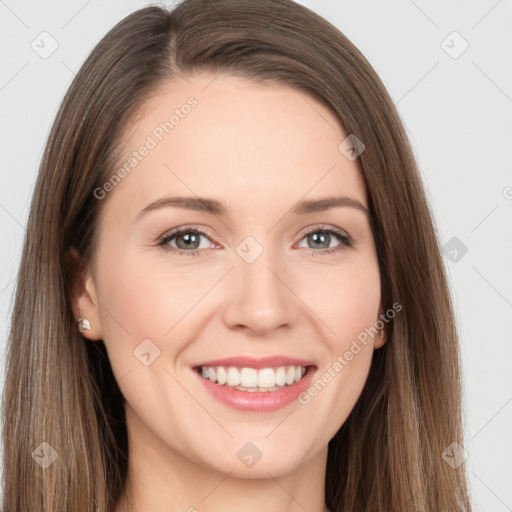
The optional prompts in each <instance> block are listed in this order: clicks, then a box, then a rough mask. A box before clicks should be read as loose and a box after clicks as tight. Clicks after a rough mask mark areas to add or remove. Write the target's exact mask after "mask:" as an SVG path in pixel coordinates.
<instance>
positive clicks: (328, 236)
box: [301, 226, 354, 255]
mask: <svg viewBox="0 0 512 512" xmlns="http://www.w3.org/2000/svg"><path fill="white" fill-rule="evenodd" d="M304 238H306V239H307V242H308V243H312V244H313V245H315V244H317V245H320V246H321V247H316V248H319V249H321V250H319V251H313V252H312V255H327V254H333V253H336V252H338V251H341V250H343V249H344V248H349V247H352V246H353V243H354V240H353V239H352V238H351V237H350V235H348V233H346V232H344V231H342V230H341V229H339V228H336V227H334V226H317V227H315V228H313V229H310V230H309V231H307V232H306V233H304V234H303V238H302V239H301V240H303V239H304ZM333 238H334V239H336V238H337V239H338V240H339V241H340V242H341V243H340V244H339V245H337V246H334V247H332V246H331V242H332V241H333ZM313 249H315V247H313Z"/></svg>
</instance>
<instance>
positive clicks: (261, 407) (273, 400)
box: [193, 366, 316, 412]
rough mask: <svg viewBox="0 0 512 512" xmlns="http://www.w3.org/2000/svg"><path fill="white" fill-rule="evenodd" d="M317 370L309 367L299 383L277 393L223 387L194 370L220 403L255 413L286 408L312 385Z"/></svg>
mask: <svg viewBox="0 0 512 512" xmlns="http://www.w3.org/2000/svg"><path fill="white" fill-rule="evenodd" d="M315 370H316V368H315V367H314V366H308V368H307V372H306V373H305V374H304V376H303V377H302V379H301V380H299V382H295V383H294V384H291V385H290V386H285V387H284V388H281V389H278V390H276V391H254V392H251V391H240V390H239V389H234V388H231V387H228V386H221V385H219V384H217V383H216V382H212V381H211V380H208V379H205V378H204V377H202V376H201V375H199V373H198V372H197V371H196V370H193V371H194V373H195V374H196V375H197V378H198V379H200V380H201V382H202V383H203V386H205V387H206V389H207V390H208V391H209V392H210V393H211V394H212V395H213V396H214V397H215V398H216V399H217V400H219V401H220V402H222V403H223V404H225V405H228V406H229V407H232V408H233V409H238V410H241V411H253V412H270V411H277V410H278V409H281V408H283V407H286V406H287V405H289V404H290V403H292V402H293V401H294V400H297V399H298V396H299V395H300V394H301V393H302V392H304V391H305V390H306V389H307V388H308V387H309V385H310V382H311V380H312V378H313V374H314V373H315Z"/></svg>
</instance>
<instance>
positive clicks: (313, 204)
mask: <svg viewBox="0 0 512 512" xmlns="http://www.w3.org/2000/svg"><path fill="white" fill-rule="evenodd" d="M166 207H175V208H183V209H186V210H194V211H198V212H206V213H210V214H212V215H218V216H226V215H227V214H228V208H227V206H226V205H225V203H223V202H221V201H218V200H217V199H211V198H208V197H198V196H180V197H162V198H161V199H157V200H156V201H154V202H152V203H151V204H149V205H148V206H146V207H145V208H144V209H142V210H141V211H140V212H139V213H138V214H137V216H136V218H135V220H138V219H139V218H140V217H142V216H143V215H145V214H146V213H148V212H150V211H154V210H158V209H160V208H166ZM342 207H349V208H355V209H357V210H359V211H362V212H364V213H365V214H366V215H368V216H369V211H368V209H367V208H366V207H365V206H364V205H363V204H362V203H361V202H360V201H358V200H357V199H353V198H351V197H346V196H335V197H334V196H331V197H322V198H319V199H308V200H303V201H299V202H298V203H297V204H295V205H294V206H293V207H292V208H291V210H290V213H292V214H294V215H307V214H308V213H315V212H323V211H326V210H329V209H331V208H342Z"/></svg>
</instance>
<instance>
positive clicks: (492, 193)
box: [0, 0, 512, 512]
mask: <svg viewBox="0 0 512 512" xmlns="http://www.w3.org/2000/svg"><path fill="white" fill-rule="evenodd" d="M255 1H257V0H255ZM300 3H302V4H304V5H306V6H307V7H309V8H311V9H313V10H315V11H316V12H317V13H319V14H320V15H322V16H324V17H325V18H326V19H328V20H329V21H330V22H332V23H333V24H334V25H336V26H337V27H338V28H339V29H340V30H341V31H342V32H343V33H344V34H345V35H346V36H347V37H348V38H349V39H350V40H351V41H352V42H353V43H354V44H355V45H356V46H357V47H358V48H359V49H360V50H361V51H362V53H363V54H364V55H365V56H366V57H367V59H368V60H369V61H370V63H371V64H372V65H373V66H374V68H375V69H376V71H377V73H378V74H379V75H380V77H381V78H382V80H383V82H384V84H385V85H386V87H387V88H388V90H389V92H390V94H391V96H392V98H393V100H394V101H395V103H396V105H397V108H398V110H399V113H400V115H401V117H402V119H403V121H404V123H405V126H406V128H407V131H408V134H409V136H410V138H411V141H412V144H413V147H414V149H415V153H416V157H417V159H418V162H419V165H420V168H421V171H422V175H423V179H424V182H425V185H426V188H427V192H428V195H429V200H430V202H431V206H432V209H433V212H434V215H435V217H436V219H437V224H438V228H439V231H440V236H441V239H442V241H443V245H444V244H446V243H448V241H450V240H451V239H452V238H453V237H456V238H457V240H455V241H452V242H450V243H451V244H454V243H455V244H458V247H457V246H456V245H455V246H453V247H452V246H449V248H450V249H449V250H450V251H452V250H453V249H455V251H456V253H454V252H451V253H449V252H448V250H447V251H446V255H445V264H446V266H447V269H448V272H449V276H450V280H451V285H452V290H453V296H454V300H455V307H456V311H457V318H458V325H459V327H460V333H461V342H462V356H463V365H464V379H465V381H464V384H465V400H466V427H465V428H466V432H467V434H466V441H465V446H464V448H465V449H466V450H467V453H468V460H467V464H468V469H469V474H470V477H471V486H472V494H473V497H474V502H475V504H476V507H475V510H485V511H489V512H504V511H507V510H512V487H511V485H510V482H511V481H512V480H511V476H512V475H511V473H512V472H511V471H510V462H511V460H512V441H511V436H510V425H511V424H512V403H511V402H512V386H511V381H512V377H511V364H510V363H511V361H512V358H511V355H512V348H511V343H510V341H511V339H510V338H511V337H510V333H511V330H512V315H511V312H512V273H511V272H510V271H509V269H510V264H511V262H512V259H511V255H512V229H510V226H511V222H510V220H511V210H512V173H511V170H510V163H511V160H512V159H511V152H512V143H511V141H512V117H511V114H512V73H511V62H512V60H511V35H510V34H511V33H512V23H511V20H512V2H511V1H510V0H500V1H496V0H482V1H476V0H473V1H467V2H453V1H452V2H442V1H440V0H436V1H433V2H427V1H426V0H421V1H420V0H416V1H412V0H393V1H388V2H385V3H384V2H379V1H378V0H365V1H360V2H350V1H348V0H342V1H334V0H316V1H306V0H302V1H301V2H300ZM147 4H148V2H143V1H139V2H137V1H126V0H124V1H121V0H115V1H110V2H100V1H99V0H89V1H86V0H73V1H64V0H51V1H48V0H47V1H45V2H36V1H35V0H32V1H25V2H23V1H20V2H16V1H15V0H5V1H2V0H0V38H1V40H2V45H1V50H0V51H1V61H2V66H1V68H0V105H1V109H2V116H1V121H0V123H1V124H0V126H1V139H2V158H1V164H2V165H0V184H1V186H0V227H1V239H0V240H1V242H0V268H1V275H0V343H1V346H0V353H1V354H2V365H1V366H0V377H1V379H2V387H3V375H4V373H3V372H4V360H3V357H4V353H5V350H4V347H5V342H6V336H7V329H8V322H9V315H10V312H11V308H12V294H13V291H14V286H15V283H14V280H15V276H16V271H17V267H18V264H19V259H20V254H21V245H22V241H23V236H24V233H25V228H24V226H25V223H26V218H27V214H28V207H29V203H30V197H31V193H32V189H33V185H34V182H35V178H36V174H37V169H38V165H39V162H40V158H41V155H42V150H43V147H44V143H45V140H46V137H47V134H48V131H49V129H50V126H51V124H52V122H53V118H54V116H55V114H56V112H57V108H58V105H59V102H60V101H61V99H62V97H63V95H64V93H65V91H66V89H67V88H68V86H69V84H70V82H71V80H72V78H73V76H74V74H75V73H76V71H77V70H78V69H79V67H80V65H81V64H82V62H83V61H84V59H85V57H86V55H87V54H88V53H89V51H90V50H91V49H92V48H93V46H94V45H95V44H96V43H97V42H98V41H99V40H100V38H101V37H102V36H103V35H104V34H105V33H106V32H107V31H108V30H109V29H110V28H111V27H112V26H113V25H114V24H115V23H116V22H117V21H119V20H120V19H122V18H123V17H124V16H126V15H127V14H129V13H130V12H132V11H134V10H135V9H137V8H139V7H142V6H144V5H147ZM43 31H47V32H48V33H49V34H50V35H51V37H52V38H54V39H55V40H56V41H57V43H58V48H57V49H56V51H55V52H54V53H53V54H52V55H50V56H49V57H48V58H45V59H44V58H41V56H40V55H39V54H38V53H36V51H34V49H32V47H31V45H32V44H34V46H35V45H39V47H40V48H41V50H39V51H43V49H42V46H43V44H44V47H45V48H46V50H48V49H50V48H51V46H50V44H51V41H50V39H49V38H48V36H40V34H41V33H42V32H43ZM453 31H456V32H458V33H459V34H460V36H461V37H462V38H463V39H464V40H465V41H467V43H468V44H469V47H468V49H467V50H466V51H465V52H464V53H462V54H461V55H460V56H457V54H458V53H459V52H460V51H461V50H462V49H463V47H464V46H463V45H464V42H463V40H462V39H460V38H459V36H457V35H450V34H452V32H453ZM448 36H449V37H448ZM41 37H46V38H47V39H46V40H45V41H44V42H41ZM447 37H448V39H446V38H447ZM33 41H35V42H34V43H33ZM443 41H445V42H444V43H443ZM445 50H447V51H448V52H451V53H452V56H450V55H449V54H448V53H447V51H445ZM454 56H457V58H453V57H454ZM48 200H51V198H48ZM462 244H463V245H464V246H465V247H467V253H466V254H463V251H461V247H462V248H463V246H462ZM452 260H455V261H452ZM507 425H508V428H507ZM439 455H440V456H441V454H439ZM27 456H29V455H28V454H27Z"/></svg>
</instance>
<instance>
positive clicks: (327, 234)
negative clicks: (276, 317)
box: [157, 226, 354, 257]
mask: <svg viewBox="0 0 512 512" xmlns="http://www.w3.org/2000/svg"><path fill="white" fill-rule="evenodd" d="M318 235H319V236H318ZM201 237H204V238H206V239H208V240H210V241H211V239H210V235H209V234H208V233H207V232H205V231H203V230H201V229H197V228H191V227H186V226H185V227H180V228H176V229H174V230H173V231H171V232H170V233H166V234H164V235H162V236H161V237H160V238H159V239H158V244H157V245H158V246H159V247H161V248H162V249H164V250H165V251H168V252H172V253H174V254H177V255H178V256H191V257H195V256H200V255H201V254H202V253H203V251H201V249H208V247H207V246H206V247H201ZM305 238H307V242H308V243H312V244H313V245H315V244H317V245H320V247H313V249H320V250H313V251H312V253H311V254H312V255H314V256H316V255H322V256H323V255H327V254H333V253H336V252H339V251H341V250H343V249H344V248H349V247H352V246H353V242H354V240H353V239H352V238H351V237H350V235H348V234H347V233H346V232H344V231H342V230H341V229H339V228H336V227H334V226H317V227H315V228H313V229H310V230H309V231H307V232H305V233H303V235H302V238H301V240H303V239H305ZM333 239H338V241H339V242H341V243H340V244H338V245H337V246H334V247H332V246H331V242H332V241H333ZM173 242H174V243H176V246H174V245H171V243H173ZM310 248H311V247H310ZM203 254H204V253H203Z"/></svg>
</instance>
